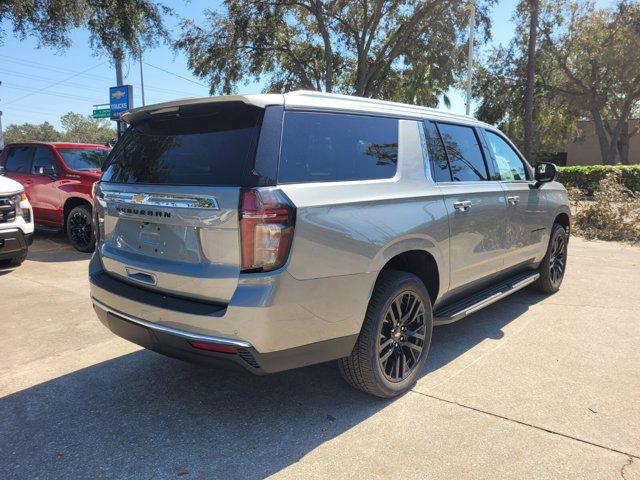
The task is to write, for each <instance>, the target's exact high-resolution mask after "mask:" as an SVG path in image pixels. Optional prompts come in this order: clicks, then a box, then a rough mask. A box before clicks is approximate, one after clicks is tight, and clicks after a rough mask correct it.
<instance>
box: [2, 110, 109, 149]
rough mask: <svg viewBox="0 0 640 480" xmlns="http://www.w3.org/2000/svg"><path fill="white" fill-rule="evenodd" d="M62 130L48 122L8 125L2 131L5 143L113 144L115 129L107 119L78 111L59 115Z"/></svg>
mask: <svg viewBox="0 0 640 480" xmlns="http://www.w3.org/2000/svg"><path fill="white" fill-rule="evenodd" d="M60 123H61V124H62V131H59V130H57V129H56V128H55V127H54V126H53V125H52V124H50V123H49V122H44V123H40V124H34V123H23V124H22V125H15V124H13V125H8V126H7V128H6V129H5V131H4V142H5V144H8V143H13V142H27V141H34V142H35V141H39V142H80V143H100V144H104V145H107V144H113V143H115V140H116V138H117V135H116V131H115V129H114V128H112V127H111V125H110V123H109V121H108V120H101V119H94V118H91V117H90V116H87V117H85V116H83V115H81V114H79V113H73V112H69V113H67V114H66V115H63V116H62V117H60Z"/></svg>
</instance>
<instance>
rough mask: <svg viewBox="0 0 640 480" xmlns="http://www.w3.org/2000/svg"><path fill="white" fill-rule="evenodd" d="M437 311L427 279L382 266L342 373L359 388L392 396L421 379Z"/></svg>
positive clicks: (378, 395) (340, 364) (343, 361)
mask: <svg viewBox="0 0 640 480" xmlns="http://www.w3.org/2000/svg"><path fill="white" fill-rule="evenodd" d="M432 329H433V313H432V310H431V299H430V297H429V293H428V292H427V289H426V288H425V286H424V284H423V283H422V281H421V280H420V279H419V278H418V277H416V276H415V275H412V274H410V273H405V272H397V271H393V270H389V271H383V272H382V273H381V274H380V278H379V279H378V281H377V282H376V286H375V289H374V291H373V295H372V296H371V300H370V302H369V307H368V308H367V314H366V316H365V320H364V323H363V325H362V330H361V332H360V335H359V337H358V340H357V342H356V345H355V347H354V348H353V351H352V353H351V355H350V356H348V357H345V358H343V359H341V360H340V361H339V367H340V373H342V376H343V377H344V379H345V380H346V381H347V382H348V383H350V384H351V385H352V386H354V387H355V388H358V389H360V390H362V391H364V392H366V393H369V394H371V395H375V396H377V397H383V398H389V397H395V396H396V395H400V394H402V393H404V392H406V391H407V390H409V389H410V388H411V387H413V385H414V384H415V383H416V381H417V379H418V377H419V375H420V372H421V370H422V367H423V366H424V363H425V361H426V359H427V353H428V351H429V345H430V344H431V332H432Z"/></svg>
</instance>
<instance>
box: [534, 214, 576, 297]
mask: <svg viewBox="0 0 640 480" xmlns="http://www.w3.org/2000/svg"><path fill="white" fill-rule="evenodd" d="M568 241H569V236H568V235H567V232H566V230H565V229H564V227H563V226H562V225H560V224H559V223H555V224H554V225H553V228H552V230H551V238H550V239H549V246H548V247H547V253H546V255H545V256H544V258H543V259H542V263H540V270H539V273H540V278H538V280H537V281H536V283H535V287H536V288H537V289H538V290H540V291H541V292H544V293H555V292H557V291H558V290H559V289H560V285H561V284H562V279H563V278H564V271H565V268H566V267H567V245H568Z"/></svg>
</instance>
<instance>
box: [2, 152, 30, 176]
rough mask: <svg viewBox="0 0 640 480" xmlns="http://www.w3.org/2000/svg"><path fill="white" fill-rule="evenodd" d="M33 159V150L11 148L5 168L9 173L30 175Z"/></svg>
mask: <svg viewBox="0 0 640 480" xmlns="http://www.w3.org/2000/svg"><path fill="white" fill-rule="evenodd" d="M31 157H33V148H31V147H11V148H10V149H9V154H8V155H7V160H6V162H5V164H4V168H5V170H6V171H7V172H14V173H29V167H30V166H31Z"/></svg>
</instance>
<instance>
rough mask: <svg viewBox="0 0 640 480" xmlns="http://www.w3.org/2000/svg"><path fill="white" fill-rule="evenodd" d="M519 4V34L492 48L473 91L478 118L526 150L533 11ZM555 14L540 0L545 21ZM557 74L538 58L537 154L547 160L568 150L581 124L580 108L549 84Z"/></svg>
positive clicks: (536, 157) (540, 42)
mask: <svg viewBox="0 0 640 480" xmlns="http://www.w3.org/2000/svg"><path fill="white" fill-rule="evenodd" d="M526 3H527V2H524V1H523V2H520V3H519V5H518V9H517V11H516V14H515V17H514V20H515V22H516V34H515V37H514V38H513V41H512V42H511V43H510V44H509V45H508V46H506V47H505V46H502V45H500V46H499V47H497V48H495V49H493V51H492V52H491V53H490V54H489V55H488V57H487V58H486V59H485V60H484V62H483V63H482V64H481V65H479V66H478V70H477V74H476V81H475V84H474V88H473V95H474V97H475V98H477V99H479V100H480V102H479V106H478V109H477V110H476V112H475V114H476V116H477V117H478V118H479V119H480V120H482V121H485V122H487V123H490V124H493V125H497V126H498V127H499V128H500V129H501V130H502V131H503V132H505V133H506V134H507V135H508V136H509V138H511V139H512V140H513V141H514V142H515V143H516V145H517V146H518V147H519V148H520V149H522V148H523V143H524V142H523V140H524V94H525V85H526V78H527V42H528V24H529V18H528V14H529V9H528V7H527V5H526ZM549 15H550V13H549V7H548V3H546V2H541V12H540V17H541V19H543V20H544V19H545V18H547V17H548V16H549ZM544 42H545V39H544V38H542V39H541V38H540V36H539V37H538V51H539V50H540V49H543V48H544ZM556 75H558V72H557V71H556V70H554V68H553V67H552V65H551V62H550V61H549V60H548V59H547V58H545V57H544V56H542V55H538V58H537V60H536V75H535V90H534V98H533V105H534V108H533V125H534V136H533V158H531V159H530V160H531V161H532V162H533V163H535V162H536V161H539V160H542V159H544V158H545V157H546V156H547V155H548V154H554V153H556V152H559V151H562V150H564V148H565V146H566V145H567V143H570V142H571V141H572V140H573V139H575V138H576V136H577V129H576V123H577V120H578V119H579V118H580V117H581V112H580V110H578V109H576V108H575V107H574V106H572V105H569V104H568V103H567V102H565V101H562V99H561V98H559V95H558V94H557V93H556V92H553V91H551V90H550V89H549V88H546V86H545V85H546V82H547V81H548V79H552V78H554V77H555V76H556Z"/></svg>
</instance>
